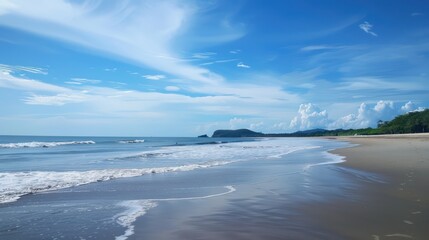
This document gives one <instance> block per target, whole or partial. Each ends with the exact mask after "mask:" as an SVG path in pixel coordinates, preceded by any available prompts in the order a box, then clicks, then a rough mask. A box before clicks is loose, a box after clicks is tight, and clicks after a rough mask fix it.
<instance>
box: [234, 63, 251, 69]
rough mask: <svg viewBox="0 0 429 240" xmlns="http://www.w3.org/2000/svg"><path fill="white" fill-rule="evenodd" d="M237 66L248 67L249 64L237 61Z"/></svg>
mask: <svg viewBox="0 0 429 240" xmlns="http://www.w3.org/2000/svg"><path fill="white" fill-rule="evenodd" d="M237 67H239V68H250V66H249V65H246V64H244V63H243V62H239V63H237Z"/></svg>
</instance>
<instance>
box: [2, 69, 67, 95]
mask: <svg viewBox="0 0 429 240" xmlns="http://www.w3.org/2000/svg"><path fill="white" fill-rule="evenodd" d="M0 88H9V89H17V90H25V91H43V92H68V91H69V89H67V88H64V87H60V86H57V85H53V84H49V83H44V82H40V81H37V80H33V79H26V78H20V77H15V76H14V75H12V73H11V72H7V71H3V72H0Z"/></svg>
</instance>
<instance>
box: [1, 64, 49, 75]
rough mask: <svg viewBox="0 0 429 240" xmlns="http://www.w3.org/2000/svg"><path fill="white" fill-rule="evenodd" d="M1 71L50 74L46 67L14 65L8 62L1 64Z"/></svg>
mask: <svg viewBox="0 0 429 240" xmlns="http://www.w3.org/2000/svg"><path fill="white" fill-rule="evenodd" d="M0 72H28V73H34V74H43V75H47V74H48V72H47V70H46V69H45V68H40V67H26V66H14V65H7V64H0Z"/></svg>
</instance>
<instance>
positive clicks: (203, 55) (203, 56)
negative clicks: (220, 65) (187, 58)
mask: <svg viewBox="0 0 429 240" xmlns="http://www.w3.org/2000/svg"><path fill="white" fill-rule="evenodd" d="M214 55H216V53H214V52H203V53H194V54H193V55H192V58H196V59H208V58H211V57H212V56H214Z"/></svg>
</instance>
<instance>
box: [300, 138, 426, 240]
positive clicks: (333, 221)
mask: <svg viewBox="0 0 429 240" xmlns="http://www.w3.org/2000/svg"><path fill="white" fill-rule="evenodd" d="M330 139H335V140H339V141H347V142H350V143H352V144H356V146H353V147H349V148H342V149H336V150H334V151H332V153H334V154H338V155H341V156H344V157H345V160H346V161H345V162H343V163H340V164H339V165H340V166H342V167H344V168H347V169H353V170H358V171H364V172H369V173H372V174H376V175H378V176H380V177H381V179H382V182H377V181H365V179H360V180H361V181H360V182H361V184H362V187H361V188H360V189H359V190H358V191H357V192H355V193H354V194H356V195H360V196H361V197H362V200H361V201H350V200H347V199H345V198H344V199H339V200H336V201H334V202H331V203H329V204H326V206H323V207H321V206H320V205H319V206H307V207H310V210H308V209H307V210H306V212H308V211H314V213H310V214H315V215H316V219H317V220H316V221H317V222H318V223H320V224H322V225H323V226H324V227H325V228H327V229H330V230H331V231H334V232H336V233H339V234H340V235H341V236H344V237H345V238H346V239H374V240H380V239H426V238H428V237H429V229H428V228H427V224H428V222H429V192H428V191H427V189H429V174H428V173H429V134H404V135H378V136H353V137H334V138H332V137H331V138H330Z"/></svg>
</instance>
